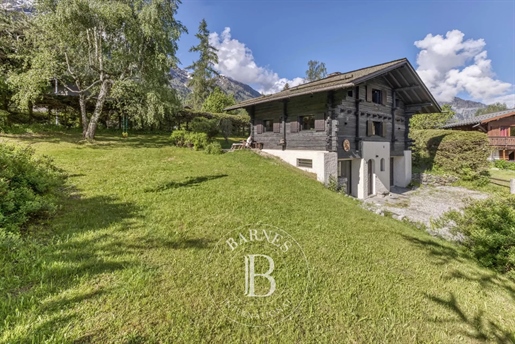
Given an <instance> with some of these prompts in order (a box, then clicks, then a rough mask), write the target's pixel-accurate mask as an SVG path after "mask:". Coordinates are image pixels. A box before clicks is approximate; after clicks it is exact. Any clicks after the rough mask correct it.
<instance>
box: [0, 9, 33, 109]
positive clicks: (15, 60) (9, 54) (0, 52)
mask: <svg viewBox="0 0 515 344" xmlns="http://www.w3.org/2000/svg"><path fill="white" fill-rule="evenodd" d="M29 25H30V18H29V17H28V16H27V15H26V14H25V13H23V12H19V11H5V10H0V109H1V110H9V105H10V102H11V97H12V95H13V90H12V87H10V85H9V77H10V76H14V75H15V74H16V73H19V72H21V71H22V70H24V69H26V68H25V67H26V65H25V63H24V62H25V59H24V57H25V56H26V55H27V54H26V53H27V51H26V50H27V48H28V44H26V43H27V40H26V39H25V37H26V31H27V30H28V28H29Z"/></svg>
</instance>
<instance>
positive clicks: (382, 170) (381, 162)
mask: <svg viewBox="0 0 515 344" xmlns="http://www.w3.org/2000/svg"><path fill="white" fill-rule="evenodd" d="M379 165H380V168H381V172H384V169H385V167H384V158H382V159H381V161H380V163H379Z"/></svg>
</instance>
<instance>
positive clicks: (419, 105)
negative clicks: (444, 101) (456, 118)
mask: <svg viewBox="0 0 515 344" xmlns="http://www.w3.org/2000/svg"><path fill="white" fill-rule="evenodd" d="M431 105H433V103H418V104H406V108H407V109H409V108H421V107H424V106H431Z"/></svg>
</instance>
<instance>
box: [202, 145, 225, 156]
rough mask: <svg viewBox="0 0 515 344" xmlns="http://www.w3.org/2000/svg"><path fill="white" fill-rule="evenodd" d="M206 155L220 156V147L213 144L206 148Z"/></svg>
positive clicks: (221, 151)
mask: <svg viewBox="0 0 515 344" xmlns="http://www.w3.org/2000/svg"><path fill="white" fill-rule="evenodd" d="M206 153H207V154H222V153H223V150H222V145H221V144H220V143H219V142H213V143H210V144H208V145H207V146H206Z"/></svg>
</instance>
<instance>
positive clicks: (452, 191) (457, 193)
mask: <svg viewBox="0 0 515 344" xmlns="http://www.w3.org/2000/svg"><path fill="white" fill-rule="evenodd" d="M485 198H488V195H487V194H485V193H482V192H478V191H472V190H468V189H465V188H460V187H453V186H435V187H431V186H422V187H420V188H417V189H415V190H410V189H402V188H394V189H392V190H391V193H390V194H389V195H387V196H384V197H383V196H381V195H378V196H375V197H371V198H368V199H366V200H365V201H364V206H365V207H366V208H367V209H370V210H372V211H374V212H375V213H378V214H384V212H385V211H388V212H390V213H392V216H393V217H394V218H396V219H399V220H403V219H408V220H410V221H413V222H418V223H421V224H423V225H424V226H425V227H426V229H427V231H428V232H429V233H431V234H433V235H437V236H442V237H444V238H446V239H449V240H460V237H459V236H458V237H457V236H455V235H453V234H451V233H449V232H448V231H447V230H441V231H438V232H436V231H433V230H431V228H430V223H431V220H435V219H437V218H439V217H440V216H442V214H444V213H445V212H447V211H449V210H459V209H462V208H463V207H464V206H465V205H466V204H467V202H468V201H470V200H479V199H485Z"/></svg>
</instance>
